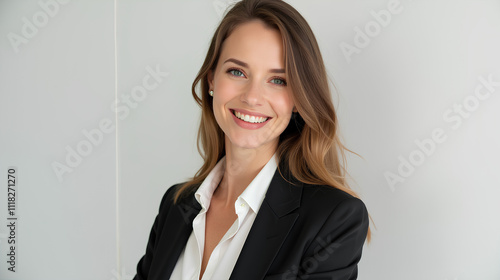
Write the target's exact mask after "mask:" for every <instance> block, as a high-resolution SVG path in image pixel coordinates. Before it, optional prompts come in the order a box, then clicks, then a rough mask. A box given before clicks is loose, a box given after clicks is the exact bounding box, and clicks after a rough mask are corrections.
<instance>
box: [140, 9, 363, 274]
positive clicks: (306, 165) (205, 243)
mask: <svg viewBox="0 0 500 280" xmlns="http://www.w3.org/2000/svg"><path fill="white" fill-rule="evenodd" d="M198 85H199V86H200V92H199V95H198V93H197V92H196V87H197V86H198ZM192 93H193V96H194V98H195V100H196V101H197V102H198V104H199V105H200V106H201V108H202V117H201V123H200V128H199V133H198V140H199V148H200V149H199V150H200V153H201V154H202V156H203V159H204V164H203V166H202V167H201V169H200V170H199V171H198V172H197V173H196V175H195V176H194V177H193V178H192V180H191V181H189V182H186V183H183V184H179V185H175V186H173V187H171V188H170V189H168V191H167V192H166V194H165V195H164V197H163V199H162V202H161V204H160V210H159V214H158V216H157V217H156V220H155V222H154V224H153V228H152V230H151V234H150V237H149V242H148V245H147V249H146V254H145V255H144V256H143V257H142V259H141V260H140V261H139V263H138V265H137V275H136V277H135V278H134V279H203V280H205V279H217V280H219V279H238V280H241V279H249V280H250V279H251V280H255V279H356V278H357V263H358V262H359V260H360V258H361V251H362V247H363V244H364V241H365V239H366V238H367V234H368V235H369V232H368V214H367V211H366V208H365V206H364V204H363V202H361V200H359V199H358V198H357V197H356V195H355V193H354V192H353V191H352V190H350V189H349V188H348V186H347V184H346V181H345V170H344V168H343V167H342V165H341V161H342V160H343V159H344V154H343V151H344V149H345V148H344V146H343V145H342V144H341V143H340V141H339V138H338V135H337V133H336V128H337V119H336V116H335V111H334V107H333V104H332V100H331V96H330V91H329V87H328V80H327V76H326V71H325V67H324V64H323V60H322V58H321V54H320V51H319V48H318V45H317V42H316V39H315V37H314V35H313V33H312V31H311V29H310V28H309V26H308V24H307V23H306V21H305V20H304V19H303V18H302V16H301V15H300V14H299V13H298V12H297V11H296V10H295V9H294V8H292V7H291V6H290V5H288V4H286V3H285V2H282V1H276V0H248V1H246V0H245V1H242V2H239V3H237V4H236V5H235V6H234V7H233V8H232V9H231V10H230V11H229V12H228V13H227V15H226V16H225V17H224V19H223V20H222V22H221V24H220V26H219V27H218V29H217V30H216V32H215V34H214V36H213V39H212V42H211V45H210V48H209V50H208V53H207V56H206V59H205V62H204V63H203V66H202V67H201V69H200V71H199V73H198V76H197V77H196V79H195V80H194V83H193V86H192Z"/></svg>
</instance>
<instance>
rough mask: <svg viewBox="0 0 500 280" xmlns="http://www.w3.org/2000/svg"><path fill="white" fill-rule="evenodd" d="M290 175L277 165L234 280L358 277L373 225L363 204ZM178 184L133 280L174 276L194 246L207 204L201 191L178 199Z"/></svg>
mask: <svg viewBox="0 0 500 280" xmlns="http://www.w3.org/2000/svg"><path fill="white" fill-rule="evenodd" d="M281 170H283V169H281ZM284 176H285V178H287V180H285V179H284V178H283V177H282V176H281V175H280V173H279V171H278V170H276V172H275V174H274V176H273V179H272V180H271V183H270V185H269V189H268V190H267V193H266V197H265V199H264V201H263V202H262V205H261V207H260V210H259V212H258V213H257V216H256V217H255V221H254V223H253V225H252V228H251V229H250V232H249V233H248V237H247V239H246V241H245V244H244V245H243V248H242V250H241V253H240V255H239V257H238V260H237V262H236V264H235V266H234V269H233V272H232V274H231V277H230V279H234V280H258V279H267V280H278V279H280V280H285V279H334V280H344V279H345V280H347V279H356V278H357V275H358V269H357V264H358V262H359V260H360V259H361V251H362V248H363V244H364V242H365V238H366V234H367V230H368V213H367V211H366V208H365V205H364V204H363V202H362V201H361V200H359V199H358V198H355V197H352V196H351V195H349V194H347V193H345V192H343V191H340V190H338V189H336V188H333V187H330V186H318V185H307V184H303V183H300V182H298V181H296V180H295V179H294V178H292V177H291V176H290V174H289V173H288V172H286V171H285V173H284ZM292 183H293V184H292ZM179 186H180V184H179V185H174V186H173V187H171V188H169V189H168V190H167V191H166V193H165V195H164V196H163V199H162V201H161V204H160V210H159V213H158V215H157V216H156V219H155V221H154V224H153V227H152V229H151V233H150V236H149V241H148V244H147V247H146V253H145V255H144V256H143V257H142V258H141V259H140V260H139V263H138V264H137V274H136V275H135V277H134V280H145V279H148V280H166V279H169V278H170V275H171V274H172V271H173V270H174V267H175V265H176V263H177V259H178V258H179V256H180V254H181V252H182V251H183V249H184V247H185V245H186V243H187V240H188V238H189V236H190V234H191V231H192V222H193V220H194V218H195V217H196V215H197V214H198V212H199V211H200V210H201V206H200V205H199V204H198V202H197V201H196V199H195V198H194V195H191V196H189V197H188V198H187V199H184V200H183V201H181V202H178V203H177V204H173V201H172V199H173V196H174V193H175V190H176V189H177V188H178V187H179ZM214 280H225V279H214Z"/></svg>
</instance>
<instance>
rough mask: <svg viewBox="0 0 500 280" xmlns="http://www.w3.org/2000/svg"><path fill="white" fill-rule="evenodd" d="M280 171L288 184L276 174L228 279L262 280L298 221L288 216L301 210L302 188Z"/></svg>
mask: <svg viewBox="0 0 500 280" xmlns="http://www.w3.org/2000/svg"><path fill="white" fill-rule="evenodd" d="M283 167H284V166H280V169H279V170H282V171H283V170H284V171H285V172H284V174H283V175H284V177H285V178H287V180H285V179H283V177H282V176H281V174H280V172H279V170H276V172H275V173H274V177H273V179H272V180H271V183H270V185H269V188H268V190H267V193H266V197H265V198H264V201H263V202H262V205H261V207H260V209H259V212H258V213H257V216H256V217H255V221H254V223H253V225H252V229H251V230H250V232H249V233H248V237H247V239H246V241H245V244H244V245H243V248H242V250H241V252H240V255H239V257H238V260H237V261H236V264H235V266H234V269H233V272H232V274H231V277H230V279H233V280H242V279H251V280H255V279H263V278H264V276H265V274H266V272H267V270H268V269H269V267H270V266H271V263H272V262H273V260H274V258H275V256H276V254H277V253H278V250H279V249H280V248H281V245H282V244H283V241H284V240H285V238H286V237H287V235H288V233H289V232H290V229H291V228H292V226H293V225H294V223H295V221H296V220H297V217H298V215H299V214H298V213H291V212H292V211H293V210H295V209H297V208H298V207H299V206H300V199H301V196H302V184H301V183H300V182H298V181H296V180H294V179H293V178H292V176H290V173H289V172H288V171H287V169H286V168H283ZM292 182H293V184H292Z"/></svg>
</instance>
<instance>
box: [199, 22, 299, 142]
mask: <svg viewBox="0 0 500 280" xmlns="http://www.w3.org/2000/svg"><path fill="white" fill-rule="evenodd" d="M208 79H209V85H210V89H212V90H213V91H214V95H213V110H214V114H215V118H216V120H217V123H218V124H219V126H220V128H221V129H222V130H223V131H224V133H225V135H226V143H227V140H229V142H230V144H231V145H233V146H237V147H240V148H247V149H266V148H269V149H276V147H277V144H278V139H279V136H280V134H281V133H282V132H283V131H284V130H285V128H286V127H287V125H288V123H289V121H290V117H291V114H292V110H293V109H294V102H293V98H292V92H291V88H290V87H289V86H287V81H286V76H285V67H284V61H283V46H282V41H281V36H280V33H279V32H278V31H277V30H274V29H270V28H268V27H267V26H265V25H264V23H263V22H262V21H260V20H254V21H250V22H248V23H245V24H242V25H240V26H238V27H237V28H235V29H234V30H233V32H232V33H231V35H229V37H227V38H226V40H225V41H224V43H223V45H222V49H221V54H220V57H219V61H218V63H217V66H216V69H215V71H214V72H213V73H210V74H209V76H208Z"/></svg>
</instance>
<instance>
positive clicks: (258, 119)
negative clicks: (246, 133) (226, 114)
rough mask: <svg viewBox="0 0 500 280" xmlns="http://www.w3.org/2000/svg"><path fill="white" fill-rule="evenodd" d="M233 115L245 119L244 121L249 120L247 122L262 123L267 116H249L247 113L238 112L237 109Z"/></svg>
mask: <svg viewBox="0 0 500 280" xmlns="http://www.w3.org/2000/svg"><path fill="white" fill-rule="evenodd" d="M234 115H235V116H236V117H237V118H238V119H240V120H243V121H246V122H249V123H263V122H265V121H267V118H264V117H256V116H249V115H245V114H242V113H240V112H238V111H234Z"/></svg>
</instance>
